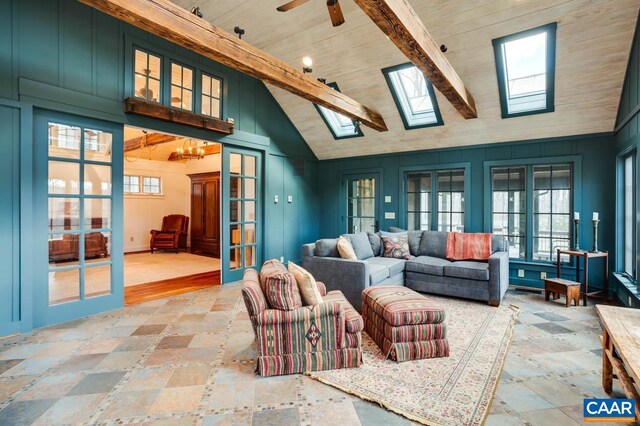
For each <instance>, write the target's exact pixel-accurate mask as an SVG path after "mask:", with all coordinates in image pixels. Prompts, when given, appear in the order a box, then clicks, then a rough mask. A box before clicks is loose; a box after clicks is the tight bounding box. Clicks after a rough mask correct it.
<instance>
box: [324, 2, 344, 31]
mask: <svg viewBox="0 0 640 426" xmlns="http://www.w3.org/2000/svg"><path fill="white" fill-rule="evenodd" d="M327 9H329V17H331V23H332V24H333V26H334V27H337V26H339V25H342V24H344V15H343V14H342V9H340V3H338V0H327Z"/></svg>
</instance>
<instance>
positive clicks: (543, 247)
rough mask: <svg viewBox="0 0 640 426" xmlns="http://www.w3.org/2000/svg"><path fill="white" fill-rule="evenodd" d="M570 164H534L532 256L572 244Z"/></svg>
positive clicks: (547, 255)
mask: <svg viewBox="0 0 640 426" xmlns="http://www.w3.org/2000/svg"><path fill="white" fill-rule="evenodd" d="M571 181H572V177H571V166H570V165H569V164H559V165H553V166H533V260H544V261H552V260H554V259H555V251H556V249H558V248H565V249H567V248H569V247H570V245H571V225H570V222H571Z"/></svg>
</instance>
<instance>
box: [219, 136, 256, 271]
mask: <svg viewBox="0 0 640 426" xmlns="http://www.w3.org/2000/svg"><path fill="white" fill-rule="evenodd" d="M261 161H262V155H261V154H260V153H258V152H253V151H247V150H240V149H235V148H225V156H224V160H223V176H224V181H223V194H224V196H223V199H224V202H223V223H227V224H228V225H227V226H225V229H224V231H225V234H226V235H225V236H224V237H225V238H224V239H223V247H225V249H224V250H223V282H231V281H235V280H239V279H241V278H242V272H243V271H244V269H245V268H250V267H255V266H258V262H259V260H260V247H259V245H260V243H261V241H260V229H261V228H260V225H261V223H260V218H261V214H260V209H259V207H258V206H260V179H261V176H260V172H261V170H260V165H261ZM225 255H226V258H225Z"/></svg>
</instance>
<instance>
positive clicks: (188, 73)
mask: <svg viewBox="0 0 640 426" xmlns="http://www.w3.org/2000/svg"><path fill="white" fill-rule="evenodd" d="M182 87H184V88H185V89H189V90H192V89H193V70H191V69H190V68H187V67H184V68H182Z"/></svg>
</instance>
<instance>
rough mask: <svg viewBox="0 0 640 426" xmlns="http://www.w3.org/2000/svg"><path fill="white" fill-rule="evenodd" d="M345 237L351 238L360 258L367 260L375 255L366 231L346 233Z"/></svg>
mask: <svg viewBox="0 0 640 426" xmlns="http://www.w3.org/2000/svg"><path fill="white" fill-rule="evenodd" d="M343 237H345V238H346V239H348V240H349V242H350V243H351V246H352V247H353V251H354V252H355V253H356V257H357V258H358V260H365V259H369V258H370V257H373V256H374V254H373V249H372V248H371V243H370V242H369V236H368V235H367V233H366V232H358V233H356V234H344V235H343Z"/></svg>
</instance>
